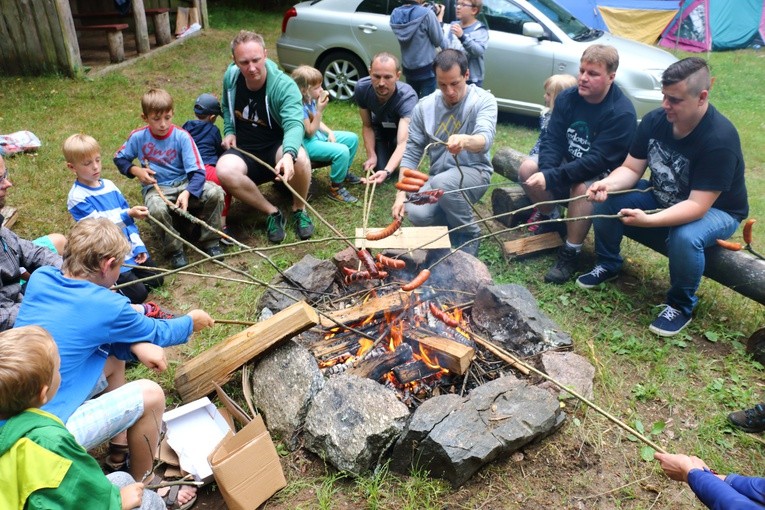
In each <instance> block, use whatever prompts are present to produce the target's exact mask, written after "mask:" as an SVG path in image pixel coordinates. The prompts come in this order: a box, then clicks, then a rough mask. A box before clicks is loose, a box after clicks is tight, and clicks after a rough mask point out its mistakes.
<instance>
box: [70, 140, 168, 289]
mask: <svg viewBox="0 0 765 510" xmlns="http://www.w3.org/2000/svg"><path fill="white" fill-rule="evenodd" d="M62 149H63V152H64V159H66V167H67V168H68V169H69V170H71V171H72V172H73V173H74V175H75V180H74V184H73V185H72V189H70V190H69V197H68V198H67V202H66V207H67V209H69V212H70V213H71V215H72V217H73V218H74V220H75V221H80V220H83V219H85V218H108V219H109V220H111V221H112V222H113V223H114V224H115V225H117V226H118V227H120V228H121V229H122V232H123V233H124V234H125V237H127V239H128V241H129V242H130V247H131V250H130V253H128V254H127V255H126V256H125V263H126V264H131V265H140V266H146V267H156V264H154V261H152V260H151V257H150V256H149V252H148V251H147V250H146V245H144V243H143V241H142V240H141V236H140V234H139V233H138V227H137V226H136V224H135V221H134V220H136V219H145V218H146V216H148V215H149V210H148V209H147V208H146V207H144V206H142V205H136V206H133V207H130V206H129V205H128V203H127V200H125V197H124V196H123V195H122V192H121V191H120V190H119V188H117V186H115V185H114V183H113V182H112V181H110V180H109V179H103V178H102V177H101V146H100V145H99V144H98V142H97V141H96V140H95V138H93V137H92V136H88V135H84V134H76V135H72V136H70V137H69V138H67V139H66V141H64V145H63V148H62ZM157 274H158V273H155V272H154V271H151V270H143V269H137V268H136V269H130V268H128V267H125V266H122V268H121V269H120V277H119V278H118V279H117V283H118V284H121V283H128V282H132V281H135V280H137V279H139V278H146V277H149V276H155V275H157ZM163 281H164V280H163V278H162V277H161V276H157V278H155V279H154V280H149V281H147V282H139V283H134V284H133V285H129V286H128V287H124V288H122V289H120V293H122V294H124V295H125V296H127V297H128V299H130V302H131V303H133V304H140V303H143V302H144V301H146V298H147V297H148V296H149V290H150V289H154V288H156V287H159V286H160V285H162V283H163Z"/></svg>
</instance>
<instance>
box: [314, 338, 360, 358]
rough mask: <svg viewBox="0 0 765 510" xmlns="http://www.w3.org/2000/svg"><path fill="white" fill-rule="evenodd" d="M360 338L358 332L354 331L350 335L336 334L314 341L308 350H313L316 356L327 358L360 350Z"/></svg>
mask: <svg viewBox="0 0 765 510" xmlns="http://www.w3.org/2000/svg"><path fill="white" fill-rule="evenodd" d="M359 339H360V337H359V335H358V333H355V332H353V331H352V332H351V334H350V335H343V336H342V337H337V336H336V337H333V338H326V339H324V340H319V341H318V342H314V343H313V344H311V346H310V347H309V348H308V350H310V351H311V354H313V357H314V358H316V359H318V360H324V359H325V358H327V357H330V356H333V355H336V354H338V353H340V354H342V353H344V352H358V350H359V347H360V344H359Z"/></svg>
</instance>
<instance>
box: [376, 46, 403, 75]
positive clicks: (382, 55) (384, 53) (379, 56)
mask: <svg viewBox="0 0 765 510" xmlns="http://www.w3.org/2000/svg"><path fill="white" fill-rule="evenodd" d="M375 60H379V61H380V62H385V61H386V60H392V61H393V63H394V64H396V71H397V72H401V62H400V61H399V59H398V58H397V57H396V55H394V54H393V53H388V52H387V51H381V52H380V53H377V54H375V56H374V57H372V60H370V62H369V68H370V69H371V68H372V65H373V64H374V63H375Z"/></svg>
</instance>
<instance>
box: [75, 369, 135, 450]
mask: <svg viewBox="0 0 765 510" xmlns="http://www.w3.org/2000/svg"><path fill="white" fill-rule="evenodd" d="M99 382H100V381H99ZM142 415H143V391H142V390H141V385H140V384H139V382H138V381H133V382H130V383H127V384H125V385H124V386H120V387H119V388H116V389H115V390H112V391H110V392H108V393H104V394H103V395H101V396H100V397H96V398H92V399H90V400H86V401H85V402H84V403H83V404H82V405H81V406H80V407H78V408H77V410H76V411H75V412H74V413H73V414H72V416H70V417H69V420H67V422H66V428H67V429H69V432H71V433H72V435H73V436H74V438H75V439H76V440H77V442H78V443H80V444H81V445H82V446H83V447H84V448H85V449H86V450H90V449H91V448H94V447H96V446H98V445H100V444H101V443H105V442H106V441H108V440H109V439H111V438H112V437H114V436H116V435H117V434H119V433H120V432H122V431H123V430H127V429H128V428H130V427H131V426H132V425H133V424H134V423H135V422H136V421H138V418H140V417H141V416H142Z"/></svg>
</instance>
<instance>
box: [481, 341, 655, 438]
mask: <svg viewBox="0 0 765 510" xmlns="http://www.w3.org/2000/svg"><path fill="white" fill-rule="evenodd" d="M469 334H470V336H471V337H472V338H473V339H474V340H475V341H476V343H479V344H481V345H483V346H484V347H486V348H487V349H489V350H490V351H491V352H493V353H494V354H495V355H497V356H498V357H500V358H501V359H502V360H504V361H507V362H508V363H511V364H512V365H513V366H515V367H516V368H517V367H519V366H520V367H523V368H525V369H526V370H527V372H525V373H526V374H528V372H533V373H535V374H536V375H538V376H539V377H541V378H542V379H545V380H546V381H550V382H551V383H553V384H554V385H555V386H557V387H558V388H560V389H561V390H563V391H565V392H567V393H569V394H571V395H572V396H574V397H575V398H576V399H577V400H579V401H580V402H582V403H583V404H585V405H587V406H588V407H590V408H591V409H593V410H594V411H596V412H597V413H599V414H601V415H602V416H604V417H606V418H607V419H608V420H609V421H611V422H612V423H614V424H616V425H617V426H619V427H621V428H622V429H624V430H625V431H627V432H629V433H630V434H632V435H633V436H635V437H636V438H638V439H640V440H641V441H643V442H644V443H645V444H647V445H648V446H650V447H651V448H653V449H654V450H656V451H657V452H659V453H667V451H666V450H665V449H664V448H662V447H661V446H659V445H657V444H656V443H654V442H653V441H651V440H650V439H648V438H647V437H646V436H644V435H643V434H641V433H640V432H638V431H637V430H635V429H633V428H632V427H630V426H629V425H627V424H626V423H624V422H623V421H621V420H620V419H619V418H617V417H616V416H614V415H612V414H611V413H609V412H608V411H606V410H605V409H603V408H601V407H600V406H598V405H597V404H595V403H594V402H591V401H590V400H588V399H587V398H585V397H584V396H582V395H580V394H579V393H577V392H576V391H574V390H572V389H571V388H569V387H567V386H565V385H564V384H563V383H561V382H558V381H557V380H555V379H554V378H552V377H550V376H549V375H547V374H545V373H544V372H542V371H540V370H537V369H536V368H534V367H533V366H531V365H529V364H528V363H525V362H524V361H522V360H521V359H520V358H517V357H516V356H513V355H512V354H511V353H510V352H508V351H506V350H504V349H502V348H501V347H499V346H498V345H496V344H494V343H492V342H490V341H489V340H486V339H485V338H481V337H480V336H478V335H476V334H475V333H473V332H469ZM498 353H501V355H500V354H498Z"/></svg>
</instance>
